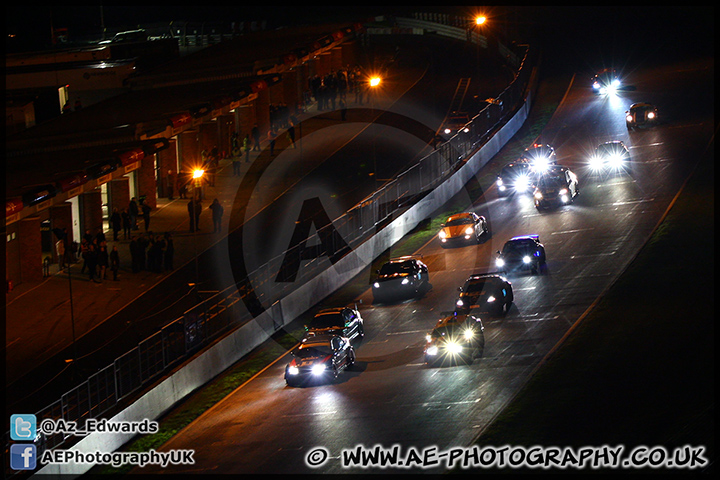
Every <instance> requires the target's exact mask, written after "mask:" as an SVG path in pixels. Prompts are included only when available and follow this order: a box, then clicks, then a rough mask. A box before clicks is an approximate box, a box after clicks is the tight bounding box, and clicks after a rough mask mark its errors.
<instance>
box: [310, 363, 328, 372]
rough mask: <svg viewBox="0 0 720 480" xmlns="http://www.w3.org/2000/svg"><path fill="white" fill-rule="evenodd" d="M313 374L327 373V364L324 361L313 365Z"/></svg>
mask: <svg viewBox="0 0 720 480" xmlns="http://www.w3.org/2000/svg"><path fill="white" fill-rule="evenodd" d="M310 371H311V372H312V374H313V375H322V374H323V373H325V365H324V364H322V363H318V364H316V365H313V366H312V368H311V369H310Z"/></svg>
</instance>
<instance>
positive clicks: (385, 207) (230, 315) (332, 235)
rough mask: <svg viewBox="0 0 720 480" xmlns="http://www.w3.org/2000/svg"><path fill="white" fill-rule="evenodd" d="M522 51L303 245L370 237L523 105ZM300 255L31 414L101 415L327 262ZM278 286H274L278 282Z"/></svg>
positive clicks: (295, 252)
mask: <svg viewBox="0 0 720 480" xmlns="http://www.w3.org/2000/svg"><path fill="white" fill-rule="evenodd" d="M529 55H531V53H528V52H526V53H525V56H524V58H523V59H522V61H521V64H520V68H519V70H518V73H517V75H516V77H515V79H514V81H513V82H512V83H511V84H510V85H509V86H508V87H507V88H506V89H505V90H504V91H503V92H502V93H501V94H500V95H499V96H498V98H497V99H495V102H493V103H492V104H488V105H487V106H486V107H485V108H484V109H483V110H482V111H480V113H478V114H477V115H476V116H475V117H473V118H472V119H471V121H470V122H469V123H468V124H467V125H466V127H467V128H468V131H467V132H463V131H461V132H458V133H456V134H455V135H453V136H452V137H451V138H449V139H447V140H446V141H445V142H443V143H442V144H440V145H438V146H437V148H436V150H434V151H433V152H432V153H431V154H429V155H428V156H426V157H424V158H422V159H421V160H419V161H418V163H417V164H416V165H414V166H412V167H411V168H409V169H408V170H406V171H404V172H402V173H401V174H399V175H398V176H397V177H396V178H394V179H392V180H391V181H389V182H387V183H386V184H385V185H383V186H382V187H381V188H380V189H379V190H377V191H376V192H374V193H373V194H372V195H370V196H369V197H367V198H366V199H365V200H363V201H362V202H360V203H358V204H357V205H355V206H354V207H353V208H351V209H350V210H349V211H348V212H346V213H345V214H343V215H342V216H341V217H340V218H338V219H336V220H335V221H333V222H332V225H328V226H327V227H325V228H320V229H318V230H317V232H316V233H315V234H314V235H313V236H312V237H310V238H309V239H307V243H309V244H313V242H315V244H321V245H323V248H324V251H323V252H322V253H323V254H324V255H325V256H328V257H331V256H337V257H341V256H343V255H344V254H346V253H348V252H349V251H350V250H351V249H352V248H353V247H354V246H357V245H360V244H361V243H362V242H364V241H365V240H367V239H368V238H369V237H370V236H372V235H374V234H375V232H376V230H377V228H378V227H379V226H381V225H383V224H384V223H385V222H387V221H389V220H390V219H392V217H393V216H395V215H397V214H399V213H401V212H402V211H404V210H405V209H406V208H408V207H409V206H411V205H413V204H414V203H416V202H417V201H418V200H419V199H421V198H422V197H423V196H425V195H427V194H428V193H430V192H431V191H432V190H433V189H434V188H435V187H437V186H438V185H440V184H441V183H442V182H444V181H445V180H446V179H447V178H448V177H449V176H450V175H452V174H453V173H454V172H455V171H456V170H457V169H458V168H460V167H461V166H462V165H463V164H464V162H465V160H466V159H468V158H469V157H470V156H471V155H472V154H473V153H474V152H475V151H476V150H477V149H479V148H480V146H481V145H483V144H484V143H485V142H486V141H487V140H488V139H489V138H490V137H491V136H492V135H493V134H494V131H495V129H496V128H497V127H498V126H500V125H501V124H503V123H504V121H505V120H506V119H507V118H509V117H510V115H512V114H513V113H514V111H515V110H516V108H517V107H519V106H520V105H522V103H523V101H524V97H525V95H526V90H527V87H528V84H529V80H530V76H531V73H532V70H533V68H532V67H533V66H534V60H533V59H531V58H529ZM338 233H339V235H338ZM302 253H303V249H302V248H301V247H300V246H296V247H294V248H291V249H290V250H288V251H286V252H284V253H283V254H281V255H278V256H277V257H275V258H273V259H271V260H270V261H269V262H267V263H266V264H264V265H263V266H261V267H259V268H257V269H255V270H254V271H252V272H250V274H249V275H248V282H247V284H245V285H239V286H238V285H232V286H230V287H227V288H226V289H225V290H222V291H220V292H217V293H216V294H214V295H213V296H212V297H210V298H208V299H206V300H204V301H202V302H201V303H199V304H198V305H196V306H195V307H193V308H191V309H190V310H188V311H186V312H185V313H184V314H183V316H182V317H180V318H177V319H175V320H174V321H172V322H170V323H168V324H167V325H165V326H163V327H162V328H161V329H160V330H159V331H158V332H156V333H155V334H153V335H152V336H150V337H149V338H146V339H145V340H143V341H141V342H140V343H139V344H138V346H137V347H135V348H133V349H132V350H130V351H129V352H127V353H125V354H124V355H122V356H120V357H118V358H116V359H115V361H114V362H113V363H112V364H111V365H108V366H107V367H105V368H104V369H102V370H100V371H98V372H96V373H95V374H93V375H92V376H91V377H89V378H88V379H87V380H86V381H84V382H83V383H81V384H80V385H78V386H76V387H74V388H72V389H71V390H69V391H68V392H66V393H65V394H63V395H62V396H61V398H60V399H59V400H57V401H55V402H53V403H52V404H50V405H48V406H47V407H45V408H43V409H42V410H40V411H39V412H37V413H36V416H37V418H38V419H40V418H43V419H44V418H52V419H54V420H60V419H62V420H65V421H73V422H76V423H77V426H78V428H80V429H83V428H84V426H85V420H86V419H88V418H97V417H100V416H101V415H103V414H106V413H107V412H108V411H110V410H111V409H113V408H114V407H116V406H118V404H119V403H120V402H121V401H123V400H124V399H127V398H128V397H129V396H130V395H132V394H134V393H137V392H138V391H139V390H140V389H142V388H143V387H144V386H146V385H148V384H149V382H151V381H153V380H155V379H157V378H158V377H159V376H160V375H161V374H163V373H166V372H167V371H168V370H169V369H170V368H171V367H174V366H177V365H178V364H179V363H180V362H181V361H183V360H186V359H188V358H189V357H190V356H192V355H193V354H194V353H196V352H197V351H198V350H199V349H201V348H202V347H204V346H206V345H208V344H209V343H210V342H212V341H213V340H215V339H217V338H218V337H219V336H221V335H223V334H224V333H226V332H228V331H230V330H231V329H233V328H235V327H238V326H240V325H242V324H244V323H245V322H246V321H248V320H251V319H252V318H253V315H252V314H251V313H249V312H248V310H252V308H251V307H250V306H248V308H246V307H245V304H246V302H245V301H244V298H246V296H247V295H248V294H249V293H250V290H254V293H255V292H259V295H258V300H259V301H260V303H261V304H262V305H267V306H271V305H274V304H275V303H276V302H277V301H279V300H280V299H282V298H283V297H285V296H287V295H288V294H289V293H291V291H292V290H294V289H295V288H298V287H299V286H300V285H302V284H303V283H305V282H306V281H307V280H310V279H312V278H314V277H315V276H317V275H318V273H320V272H321V271H322V270H324V269H326V268H327V261H326V260H323V257H322V256H318V257H316V258H313V259H310V260H307V259H304V258H303V256H302ZM288 258H289V259H291V262H290V263H292V262H296V265H300V266H301V268H299V269H295V270H294V271H296V272H300V273H299V277H298V278H295V279H294V281H292V282H285V283H283V282H278V281H277V279H281V278H282V277H283V275H284V273H283V264H285V265H287V264H288V263H289V262H288V260H287V259H288ZM279 284H281V286H280V287H279V288H277V285H279ZM250 285H252V287H250ZM264 286H265V287H269V286H272V287H273V288H263V287H264ZM268 308H270V307H268ZM273 324H274V325H273V328H275V330H277V329H278V328H279V327H280V326H281V325H282V322H275V321H273ZM68 438H69V436H63V435H59V434H58V435H53V436H49V437H45V436H41V437H38V438H37V439H36V443H37V446H38V455H41V453H42V450H43V449H45V448H55V447H58V446H59V445H62V444H63V443H64V442H66V441H67V440H68ZM5 440H6V442H5V445H6V449H9V444H10V441H9V432H7V433H6V435H5ZM6 459H7V455H6ZM5 461H6V468H5V471H6V476H9V475H13V474H16V473H18V472H15V471H11V470H9V468H8V465H7V460H5Z"/></svg>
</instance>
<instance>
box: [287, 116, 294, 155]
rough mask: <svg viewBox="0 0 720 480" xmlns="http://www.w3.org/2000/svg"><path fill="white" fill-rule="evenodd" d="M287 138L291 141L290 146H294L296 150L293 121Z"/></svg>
mask: <svg viewBox="0 0 720 480" xmlns="http://www.w3.org/2000/svg"><path fill="white" fill-rule="evenodd" d="M287 136H288V139H289V140H290V145H292V148H295V121H293V120H292V119H291V120H290V126H289V127H288V130H287Z"/></svg>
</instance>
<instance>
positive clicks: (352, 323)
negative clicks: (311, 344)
mask: <svg viewBox="0 0 720 480" xmlns="http://www.w3.org/2000/svg"><path fill="white" fill-rule="evenodd" d="M328 334H333V335H340V336H342V337H346V338H349V339H350V340H352V339H354V338H362V337H363V336H364V335H365V324H364V321H363V318H362V316H361V315H360V312H359V311H358V310H357V309H354V308H350V307H338V308H325V309H323V310H320V311H319V312H318V313H316V314H315V316H314V317H313V318H312V320H310V323H309V324H307V325H305V338H309V337H312V336H316V335H328Z"/></svg>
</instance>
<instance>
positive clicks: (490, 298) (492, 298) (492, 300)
mask: <svg viewBox="0 0 720 480" xmlns="http://www.w3.org/2000/svg"><path fill="white" fill-rule="evenodd" d="M487 301H488V303H492V302H494V301H495V297H493V296H492V295H490V296H489V297H488V299H487Z"/></svg>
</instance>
